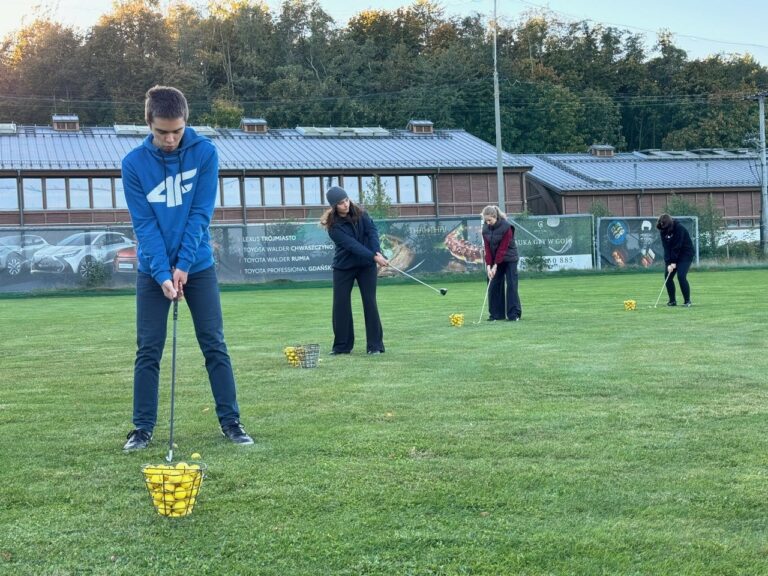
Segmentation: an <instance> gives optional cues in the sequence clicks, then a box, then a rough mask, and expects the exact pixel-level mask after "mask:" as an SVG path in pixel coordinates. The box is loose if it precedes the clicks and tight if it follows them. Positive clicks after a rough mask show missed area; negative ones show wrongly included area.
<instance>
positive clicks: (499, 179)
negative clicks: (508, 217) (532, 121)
mask: <svg viewBox="0 0 768 576" xmlns="http://www.w3.org/2000/svg"><path fill="white" fill-rule="evenodd" d="M498 28H499V22H498V20H497V16H496V0H493V103H494V111H495V115H496V187H497V189H498V191H499V208H500V209H501V211H502V212H506V211H507V210H506V208H505V205H506V203H507V202H506V198H505V197H504V196H505V191H504V165H503V164H502V159H501V108H500V105H499V67H498V56H497V50H496V35H497V31H498Z"/></svg>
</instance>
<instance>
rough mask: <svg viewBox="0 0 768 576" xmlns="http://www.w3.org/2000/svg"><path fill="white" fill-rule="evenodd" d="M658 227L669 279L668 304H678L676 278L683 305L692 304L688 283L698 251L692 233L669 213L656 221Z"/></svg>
mask: <svg viewBox="0 0 768 576" xmlns="http://www.w3.org/2000/svg"><path fill="white" fill-rule="evenodd" d="M656 228H658V229H659V234H660V235H661V243H662V245H663V246H664V264H666V267H665V269H664V277H665V278H666V279H667V281H666V284H665V286H666V287H667V295H668V296H669V302H667V306H677V300H676V297H675V283H674V278H675V276H677V281H678V283H679V284H680V291H681V292H682V293H683V302H684V303H683V306H685V307H689V306H691V287H690V285H689V284H688V269H689V268H690V267H691V264H692V263H693V258H694V256H695V255H696V252H695V251H694V248H693V242H692V241H691V235H690V234H688V230H686V229H685V226H683V225H682V224H680V222H678V221H677V220H675V219H674V218H672V216H670V215H669V214H662V215H661V216H659V220H658V222H656Z"/></svg>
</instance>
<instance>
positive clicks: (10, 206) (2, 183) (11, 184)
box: [0, 178, 19, 210]
mask: <svg viewBox="0 0 768 576" xmlns="http://www.w3.org/2000/svg"><path fill="white" fill-rule="evenodd" d="M18 209H19V195H18V194H17V192H16V179H15V178H0V210H18Z"/></svg>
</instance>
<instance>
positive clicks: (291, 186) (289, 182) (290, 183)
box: [283, 178, 301, 206]
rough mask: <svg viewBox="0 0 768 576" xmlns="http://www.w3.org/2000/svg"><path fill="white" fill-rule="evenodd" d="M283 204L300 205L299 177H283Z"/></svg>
mask: <svg viewBox="0 0 768 576" xmlns="http://www.w3.org/2000/svg"><path fill="white" fill-rule="evenodd" d="M283 187H284V189H285V205H286V206H301V178H283Z"/></svg>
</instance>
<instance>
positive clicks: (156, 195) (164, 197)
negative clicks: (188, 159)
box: [147, 168, 197, 208]
mask: <svg viewBox="0 0 768 576" xmlns="http://www.w3.org/2000/svg"><path fill="white" fill-rule="evenodd" d="M195 174H197V168H194V169H193V170H187V171H186V172H182V173H181V174H176V176H175V177H174V176H168V177H167V178H166V179H165V180H164V181H163V182H160V184H158V185H157V186H155V187H154V188H153V189H152V190H151V191H150V193H149V194H147V201H148V202H160V203H162V204H165V205H166V206H168V208H173V207H174V206H181V204H182V203H183V199H182V197H181V196H182V194H186V193H187V192H189V191H190V190H192V184H191V183H188V181H189V180H190V179H191V178H193V177H194V176H195Z"/></svg>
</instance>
